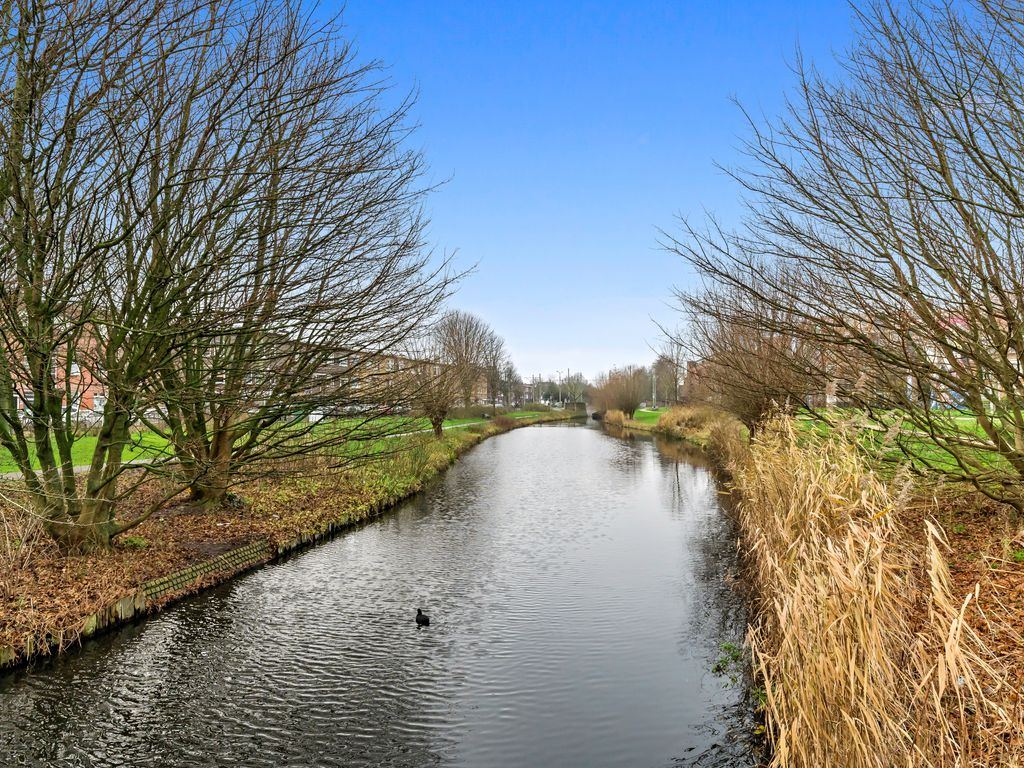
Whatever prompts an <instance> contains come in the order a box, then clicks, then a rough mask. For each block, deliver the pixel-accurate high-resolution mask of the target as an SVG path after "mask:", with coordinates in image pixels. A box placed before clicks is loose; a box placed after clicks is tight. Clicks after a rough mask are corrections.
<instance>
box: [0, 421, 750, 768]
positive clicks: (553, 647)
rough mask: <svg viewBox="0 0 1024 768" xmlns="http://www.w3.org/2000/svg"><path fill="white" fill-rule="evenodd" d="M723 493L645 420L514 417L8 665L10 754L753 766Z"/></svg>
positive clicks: (3, 714) (50, 762)
mask: <svg viewBox="0 0 1024 768" xmlns="http://www.w3.org/2000/svg"><path fill="white" fill-rule="evenodd" d="M717 504H718V501H717V497H716V488H715V484H714V481H713V480H712V478H711V476H710V475H709V473H708V472H707V471H706V470H705V469H703V468H701V467H699V466H696V465H694V464H693V463H690V462H689V461H688V460H687V457H685V456H684V457H682V458H680V457H679V456H678V451H676V453H674V454H673V453H672V452H670V451H667V450H661V451H659V450H657V449H656V447H655V446H654V444H653V443H652V442H651V441H650V440H636V439H633V440H629V441H626V440H619V439H614V438H611V437H609V436H607V435H604V434H603V433H601V432H600V431H597V430H593V429H586V428H569V427H544V428H530V429H523V430H517V431H515V432H512V433H510V434H508V435H505V436H502V437H500V438H495V439H493V440H490V441H487V442H485V443H483V444H481V445H480V446H479V447H478V448H476V449H474V451H473V452H472V453H471V454H469V455H468V456H467V457H466V458H465V459H464V460H463V461H462V462H461V463H460V464H459V465H458V466H456V467H455V468H453V469H452V470H451V471H450V472H448V473H447V474H446V475H445V477H444V478H443V479H442V480H441V481H440V482H439V483H438V484H437V485H436V486H435V487H434V488H432V489H431V490H430V491H429V492H428V493H426V494H424V495H423V496H421V497H420V498H418V499H415V500H413V501H411V502H410V503H409V504H407V505H405V506H404V507H403V508H402V509H401V510H400V511H399V512H397V513H396V514H394V515H391V516H389V517H387V518H384V519H382V520H380V521H378V522H376V523H373V524H371V525H368V526H366V527H364V528H361V529H359V530H357V531H354V532H352V533H350V534H348V535H346V536H343V537H340V538H338V539H336V540H335V541H333V542H331V543H330V544H327V545H324V546H322V547H320V548H317V549H315V550H311V551H309V552H307V553H305V554H303V555H301V556H298V557H294V558H291V559H289V560H287V561H284V562H282V563H280V564H277V565H274V566H270V567H267V568H263V569H261V570H259V571H256V572H254V573H252V574H250V575H248V576H245V577H243V578H241V579H238V580H236V581H234V582H232V583H231V584H228V585H224V586H222V587H220V588H218V589H216V590H213V591H212V592H209V593H207V594H205V595H202V596H200V597H198V598H196V599H193V600H190V601H188V602H185V603H183V604H181V605H179V606H177V607H175V608H173V609H171V610H170V611H168V612H167V613H165V614H163V615H161V616H159V617H157V618H155V619H153V620H151V621H149V622H147V623H146V624H144V625H141V626H139V627H132V628H128V629H126V630H124V631H122V632H120V633H117V634H115V635H112V636H109V637H108V638H105V639H101V640H99V641H96V642H93V643H90V644H89V645H88V646H87V647H86V648H85V649H83V651H82V652H81V653H79V654H77V655H73V656H70V657H67V658H64V659H60V660H57V661H55V662H51V663H48V664H46V665H43V666H41V667H40V668H37V669H36V670H34V671H32V672H31V673H24V672H20V673H16V674H13V675H10V676H8V677H7V678H5V679H0V755H4V756H7V755H9V756H10V757H9V759H8V760H6V761H4V763H5V764H11V765H26V766H68V767H69V768H77V767H78V766H82V767H83V768H84V767H89V768H92V767H94V766H95V767H99V766H122V765H133V766H150V765H152V766H161V768H176V767H177V766H181V767H182V768H184V767H185V766H188V767H189V768H192V767H193V766H200V767H202V766H223V765H242V766H252V767H253V768H261V767H262V766H281V765H285V766H312V765H315V766H361V765H366V766H371V765H373V766H376V765H389V766H424V765H460V766H515V765H559V764H561V765H587V766H665V765H723V766H724V765H744V764H752V762H750V760H751V758H750V756H749V751H748V749H747V747H746V745H745V743H744V740H743V738H742V735H743V734H744V733H746V732H749V729H750V723H749V722H748V719H749V713H747V712H746V710H745V708H743V706H742V705H741V704H739V701H740V692H739V691H737V690H736V689H734V688H726V687H724V686H723V682H722V680H721V679H720V678H717V677H715V676H713V675H710V674H709V669H710V667H711V665H712V664H713V663H714V660H715V658H716V657H717V655H718V647H719V644H720V643H721V642H724V641H732V642H735V641H737V640H738V639H739V638H740V637H741V636H742V627H743V614H742V610H741V608H740V606H739V603H738V601H737V598H736V597H735V595H733V594H732V593H731V592H730V590H729V588H728V587H727V586H726V583H725V579H724V577H725V574H726V572H727V571H728V570H729V569H730V568H732V567H733V566H734V564H735V558H734V554H733V552H732V541H733V532H732V531H731V530H730V528H729V523H728V520H727V519H726V517H725V516H724V515H722V514H721V512H720V511H719V509H718V506H717ZM417 607H422V608H423V609H424V610H425V611H426V612H427V613H428V614H430V615H431V626H430V628H429V629H426V630H419V629H418V628H417V627H416V625H415V623H414V622H413V621H412V617H413V615H414V614H415V609H416V608H417ZM723 744H730V745H731V744H738V746H728V747H723ZM723 750H724V751H723ZM723 755H724V756H723ZM726 758H728V759H729V760H732V762H727V761H726ZM716 760H721V761H722V762H715V761H716Z"/></svg>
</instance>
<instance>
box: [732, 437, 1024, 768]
mask: <svg viewBox="0 0 1024 768" xmlns="http://www.w3.org/2000/svg"><path fill="white" fill-rule="evenodd" d="M801 443H802V444H800V443H798V441H797V436H796V434H795V431H794V427H793V424H792V422H791V421H790V420H786V419H776V420H774V421H772V422H770V423H769V424H768V425H766V426H765V428H764V430H763V431H762V432H761V433H759V435H758V439H757V441H756V443H755V445H754V447H753V448H752V450H750V451H749V452H743V454H733V457H732V467H731V470H732V472H733V476H734V479H735V483H736V486H737V488H738V490H739V491H740V493H741V497H742V500H741V503H740V508H739V509H740V518H741V527H742V531H743V536H744V542H745V545H746V546H745V549H746V551H747V553H748V557H749V560H750V566H751V570H752V580H753V583H754V586H755V589H756V593H757V594H758V595H759V597H758V604H757V610H756V611H755V616H756V619H755V622H754V624H753V625H752V627H751V630H750V640H751V647H752V653H753V662H754V671H755V676H756V677H757V678H758V679H759V681H760V684H761V685H762V686H763V688H764V693H765V697H764V698H765V713H766V720H767V726H768V733H769V738H770V739H771V741H772V744H773V747H774V756H773V760H772V763H771V765H772V766H775V767H776V768H818V767H819V766H851V767H853V766H856V767H858V768H859V767H860V766H865V767H866V766H877V767H878V768H883V767H885V768H888V767H889V766H907V767H908V768H909V767H911V766H914V767H916V766H922V767H923V766H936V767H938V766H983V765H984V766H1019V765H1022V764H1024V711H1022V708H1021V702H1020V691H1017V690H1014V688H1013V686H1012V685H1011V684H1010V683H1009V680H1010V679H1011V678H1010V675H1009V669H1008V667H1007V666H1006V662H1004V661H1000V660H999V659H997V657H996V655H995V654H994V653H993V652H992V651H991V650H990V649H989V648H988V647H987V646H986V645H985V643H984V642H983V640H982V639H981V638H980V637H979V635H978V633H977V632H976V631H975V629H974V628H973V626H972V623H971V622H970V621H969V620H968V616H969V614H970V611H977V610H978V609H977V608H976V606H975V603H976V600H977V588H975V590H974V591H972V592H971V593H969V594H966V595H960V594H957V593H955V592H954V590H953V588H952V587H951V582H950V577H949V571H948V568H947V564H946V557H945V551H946V548H947V545H946V542H945V540H944V538H943V534H942V532H941V530H940V529H939V527H938V526H937V525H935V524H934V523H932V522H930V521H929V520H928V519H927V518H925V523H924V527H925V530H924V531H923V532H919V533H923V536H922V535H917V536H913V535H908V531H907V530H905V529H904V528H903V526H902V523H901V518H902V514H901V513H902V512H903V511H905V510H906V509H907V508H908V506H910V505H912V504H918V503H923V502H915V501H912V497H911V488H910V484H909V482H907V481H900V480H899V479H897V480H896V481H890V482H885V481H883V480H881V479H880V478H879V477H878V476H877V475H875V474H874V473H873V472H871V471H870V470H869V469H868V468H867V467H866V466H865V465H864V463H863V459H862V457H861V456H859V455H858V452H857V449H856V447H855V445H854V444H853V441H851V440H844V439H843V436H842V435H834V436H832V437H831V438H830V439H816V440H812V441H811V442H810V443H808V441H807V438H806V435H804V436H801ZM909 517H911V518H915V517H916V519H917V520H918V521H920V520H921V516H920V514H917V515H911V516H909ZM922 542H923V544H922Z"/></svg>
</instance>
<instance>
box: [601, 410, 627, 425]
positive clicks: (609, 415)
mask: <svg viewBox="0 0 1024 768" xmlns="http://www.w3.org/2000/svg"><path fill="white" fill-rule="evenodd" d="M604 423H605V424H608V425H610V426H613V427H622V426H625V424H626V414H624V413H623V412H622V411H616V410H615V409H614V408H612V409H609V410H607V411H605V412H604Z"/></svg>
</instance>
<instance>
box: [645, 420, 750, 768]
mask: <svg viewBox="0 0 1024 768" xmlns="http://www.w3.org/2000/svg"><path fill="white" fill-rule="evenodd" d="M655 445H656V447H657V454H658V459H659V463H660V464H661V466H662V467H663V468H664V469H665V470H666V471H667V472H668V473H670V475H671V483H672V486H671V488H672V505H671V514H672V515H673V517H675V518H677V519H684V518H685V519H687V520H690V521H692V522H694V523H695V525H696V531H695V533H694V534H693V535H691V536H690V537H688V546H689V547H690V549H691V551H692V552H693V554H694V558H693V578H694V581H693V583H692V584H686V585H682V588H683V589H685V590H686V592H687V595H686V598H687V602H688V603H689V606H690V609H689V612H688V615H687V621H686V624H685V626H684V627H683V628H682V632H681V635H680V638H679V645H680V652H681V653H683V654H686V655H692V654H693V653H694V652H695V650H697V652H698V653H700V650H698V649H695V648H694V642H695V640H698V639H699V638H704V648H703V649H702V650H703V652H704V654H705V655H706V657H707V660H708V675H707V678H706V679H707V682H706V684H709V685H717V684H719V683H718V681H717V679H716V678H714V677H712V675H711V667H712V666H713V664H714V661H715V660H716V659H717V657H718V655H719V653H720V647H721V645H722V644H723V643H732V644H735V645H742V643H743V640H744V635H745V632H746V621H747V612H746V606H745V603H744V598H743V595H742V594H741V593H740V592H739V591H738V580H737V576H738V570H739V555H738V552H737V549H736V544H735V542H736V535H737V529H736V525H735V517H734V515H733V514H732V513H731V509H728V508H727V507H726V505H727V504H731V501H730V500H729V497H728V495H727V494H721V493H720V488H721V485H720V483H719V482H718V481H716V478H715V475H714V470H713V468H712V466H711V465H710V462H708V460H707V457H706V456H705V455H704V454H703V452H702V451H700V449H698V448H696V447H694V446H692V445H689V444H688V443H686V442H683V441H680V440H674V439H672V438H666V437H662V436H657V437H656V438H655ZM722 684H724V682H723V683H722ZM741 684H742V685H746V681H744V682H743V683H741ZM737 695H738V697H739V699H740V700H739V701H734V702H733V703H729V704H727V705H725V706H723V709H722V711H721V712H720V713H719V716H718V718H717V719H716V720H715V721H714V722H713V723H710V724H707V725H705V726H704V730H705V731H706V732H707V733H708V735H709V736H712V737H713V739H712V746H711V747H710V748H708V749H706V750H704V751H702V752H700V753H699V754H693V755H689V756H687V757H682V758H678V759H677V760H676V761H675V762H674V763H673V764H674V765H679V766H708V767H710V768H726V767H727V766H728V767H729V768H732V767H733V766H753V765H756V764H757V760H756V758H755V756H754V754H753V744H752V743H751V741H752V739H751V734H752V733H753V728H754V725H755V724H756V723H755V719H754V715H753V712H752V710H751V707H750V705H749V703H748V699H749V697H748V696H746V695H745V693H743V694H741V693H739V692H737Z"/></svg>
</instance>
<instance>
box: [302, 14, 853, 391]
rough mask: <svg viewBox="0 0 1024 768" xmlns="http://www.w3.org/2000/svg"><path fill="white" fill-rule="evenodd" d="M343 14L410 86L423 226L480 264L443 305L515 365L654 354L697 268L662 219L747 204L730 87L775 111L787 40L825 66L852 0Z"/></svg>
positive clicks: (643, 359)
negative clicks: (663, 235)
mask: <svg viewBox="0 0 1024 768" xmlns="http://www.w3.org/2000/svg"><path fill="white" fill-rule="evenodd" d="M338 7H340V6H338ZM332 8H333V6H331V5H330V3H329V2H328V3H325V4H324V5H323V6H321V10H322V11H329V10H332ZM342 19H343V22H344V23H345V25H346V27H347V29H348V33H349V34H350V35H351V36H352V37H353V38H354V39H355V41H356V44H357V46H358V49H359V54H360V57H361V58H362V59H363V60H367V59H371V58H375V59H380V60H381V61H382V62H383V63H385V64H386V65H387V66H388V74H389V77H390V80H391V83H392V85H393V87H394V89H395V91H396V93H401V94H404V93H407V92H408V91H409V90H411V89H417V90H418V93H419V98H418V101H417V104H416V106H415V107H414V110H413V119H414V120H415V121H416V122H417V123H418V124H419V129H418V131H417V133H416V134H415V136H414V138H413V143H414V145H415V146H417V147H419V148H421V149H422V151H423V152H424V154H425V156H426V159H427V162H428V163H429V165H430V178H431V180H432V181H436V182H440V181H444V182H445V183H444V184H443V185H442V187H441V188H440V189H439V190H438V191H437V192H435V193H434V194H433V196H432V197H431V198H430V200H429V203H428V214H429V216H430V218H431V225H430V230H429V238H430V242H431V244H432V245H433V246H434V247H435V248H436V249H437V250H438V251H439V252H450V251H457V254H458V255H457V261H458V263H459V264H460V265H461V266H463V267H466V266H469V265H472V264H476V265H477V268H476V270H475V272H474V273H473V274H472V275H471V276H469V277H468V278H466V280H465V281H464V282H463V284H462V286H461V288H460V289H459V291H458V294H457V295H456V296H455V297H454V299H453V301H452V304H453V305H454V306H457V307H458V308H461V309H465V310H469V311H471V312H475V313H477V314H478V315H480V316H481V317H483V318H484V319H485V320H486V321H487V322H488V323H490V325H491V326H492V327H493V328H494V329H495V330H496V331H497V332H498V333H500V334H501V335H502V336H503V337H504V338H505V340H506V343H507V346H508V348H509V350H510V352H511V354H512V357H513V359H514V361H515V363H516V365H517V366H518V368H519V371H520V373H521V374H522V375H523V376H524V377H528V376H530V375H531V374H542V375H552V374H554V373H555V371H556V370H561V371H563V372H564V371H565V370H566V369H571V370H573V371H580V370H582V371H583V372H584V373H585V374H586V375H587V376H588V377H592V376H593V375H594V374H596V373H597V372H598V371H601V370H607V369H608V368H610V367H611V366H614V365H624V364H629V363H641V364H643V363H648V362H650V361H651V360H652V359H653V352H652V351H651V349H650V347H651V345H657V344H658V339H659V332H658V330H657V327H656V325H655V322H654V321H655V320H657V321H659V322H661V323H664V324H667V325H675V323H676V321H675V313H674V312H673V310H672V309H671V308H670V306H668V304H669V303H670V302H671V292H672V287H673V286H685V285H686V284H687V283H688V282H689V281H691V280H692V279H693V276H692V274H690V273H688V271H687V270H686V269H685V268H684V266H683V264H681V263H680V262H679V261H678V259H677V258H676V257H673V256H670V255H669V254H666V253H665V252H663V251H662V250H660V249H659V248H658V245H657V242H658V232H657V228H658V227H663V228H666V229H671V228H673V227H674V226H675V221H676V216H677V215H680V214H681V215H684V216H687V217H689V218H700V217H701V216H702V215H703V211H704V210H705V209H706V210H709V211H712V212H714V213H715V214H716V215H717V216H719V217H720V218H721V219H722V220H724V221H725V222H734V221H737V220H738V216H739V205H738V200H737V196H738V190H737V189H736V187H735V185H734V184H733V183H732V182H730V181H729V179H728V178H727V177H725V176H724V175H723V173H722V172H721V171H719V170H718V169H717V168H716V166H715V163H716V162H718V163H721V164H724V165H727V166H734V165H736V164H738V163H741V162H742V157H741V155H740V154H739V151H738V150H739V146H740V143H741V141H742V139H743V137H744V136H746V134H747V131H746V127H745V123H744V118H743V116H742V114H741V113H740V110H739V109H738V108H737V107H736V106H735V104H733V103H732V98H733V97H736V98H738V99H739V100H740V102H741V103H743V105H744V106H745V107H747V108H748V109H751V110H753V111H755V112H758V113H762V112H763V113H764V114H766V115H774V114H777V113H778V112H779V111H780V109H781V107H782V104H783V99H784V97H785V95H786V94H787V92H790V91H791V89H792V86H793V82H794V77H793V74H792V71H791V65H792V62H793V60H794V58H795V52H796V50H797V47H798V46H799V47H800V48H801V49H802V50H803V52H804V55H805V56H806V57H808V58H810V59H811V60H813V61H814V62H815V63H816V64H817V65H819V66H820V67H821V68H822V69H824V70H826V71H829V70H832V69H834V65H833V63H832V62H833V58H834V54H835V53H836V52H840V53H841V52H842V51H843V50H844V49H845V48H846V46H847V45H848V44H849V41H850V38H851V27H852V13H851V11H850V8H849V6H848V5H847V4H846V3H845V2H808V1H805V0H799V1H798V2H777V1H776V2H773V1H771V0H764V1H762V2H754V1H751V2H669V1H668V0H664V1H663V2H628V1H620V2H569V1H568V0H566V1H565V2H559V1H556V0H550V1H549V2H529V1H522V0H521V1H518V2H511V1H509V0H506V1H505V2H488V1H486V0H484V1H481V2H462V1H454V0H451V1H449V0H434V1H433V2H427V0H349V1H348V2H347V4H346V5H345V7H344V13H343V16H342ZM652 318H653V320H652Z"/></svg>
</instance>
